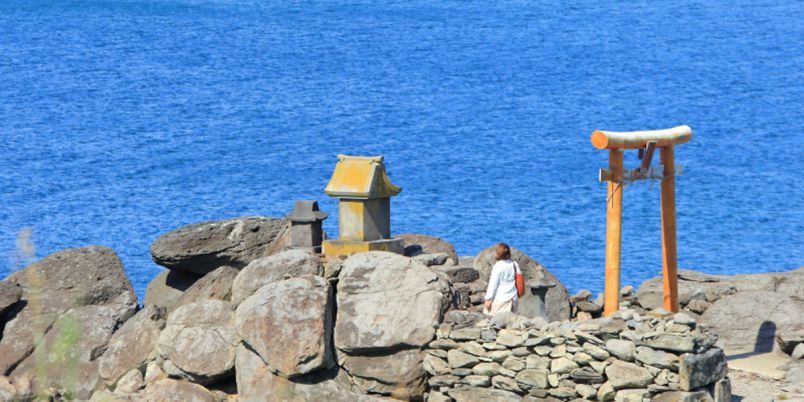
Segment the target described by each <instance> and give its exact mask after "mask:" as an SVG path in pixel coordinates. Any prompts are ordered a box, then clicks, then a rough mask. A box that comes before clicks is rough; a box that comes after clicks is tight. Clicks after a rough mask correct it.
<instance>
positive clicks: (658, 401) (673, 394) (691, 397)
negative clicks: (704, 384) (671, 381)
mask: <svg viewBox="0 0 804 402" xmlns="http://www.w3.org/2000/svg"><path fill="white" fill-rule="evenodd" d="M711 400H712V397H711V396H709V393H707V392H706V391H693V392H685V391H668V392H663V393H661V394H659V395H656V396H654V397H653V399H652V400H651V402H704V401H711Z"/></svg>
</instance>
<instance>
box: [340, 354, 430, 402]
mask: <svg viewBox="0 0 804 402" xmlns="http://www.w3.org/2000/svg"><path fill="white" fill-rule="evenodd" d="M424 356H425V354H424V352H421V351H419V350H418V349H406V350H402V351H399V352H396V353H392V354H388V355H382V356H379V355H371V356H349V355H343V356H342V357H341V366H342V367H343V368H344V369H345V370H346V371H347V372H349V374H350V375H351V376H352V381H353V382H354V383H355V384H356V385H357V387H358V388H360V390H362V391H363V392H366V393H370V394H381V395H387V396H391V397H393V398H396V399H403V400H411V399H412V400H418V399H421V398H422V395H423V394H424V384H425V371H424V367H423V365H422V360H423V359H424Z"/></svg>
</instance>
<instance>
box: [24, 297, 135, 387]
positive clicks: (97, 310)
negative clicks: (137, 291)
mask: <svg viewBox="0 0 804 402" xmlns="http://www.w3.org/2000/svg"><path fill="white" fill-rule="evenodd" d="M131 312H133V308H132V309H131V310H129V311H121V310H120V309H119V308H117V307H114V306H97V305H89V306H81V307H75V308H73V309H70V310H69V311H67V312H66V313H64V314H62V315H61V316H60V317H59V318H58V319H57V320H56V321H55V322H54V323H53V326H52V327H51V328H50V329H49V330H48V331H47V333H46V334H45V336H44V338H43V339H42V340H41V342H39V344H38V345H37V346H36V349H35V350H34V352H33V354H32V355H31V356H28V357H27V358H26V359H25V360H23V361H22V362H21V363H20V364H19V365H18V366H17V367H16V368H15V369H14V371H13V372H12V373H11V375H12V376H13V377H17V378H19V377H24V376H28V377H31V378H32V379H33V382H32V384H33V389H34V392H36V393H37V394H42V393H43V392H46V390H48V389H53V390H57V392H58V393H61V394H71V395H74V397H75V398H77V399H89V398H90V396H91V395H92V392H93V391H94V390H95V388H97V386H98V382H99V377H98V362H97V360H96V359H97V357H98V356H99V355H100V354H101V353H103V351H104V350H105V348H106V345H107V343H108V342H109V338H110V337H111V336H112V332H114V329H115V328H117V326H118V325H119V324H120V322H121V321H123V320H124V319H126V318H128V317H129V315H130V314H131Z"/></svg>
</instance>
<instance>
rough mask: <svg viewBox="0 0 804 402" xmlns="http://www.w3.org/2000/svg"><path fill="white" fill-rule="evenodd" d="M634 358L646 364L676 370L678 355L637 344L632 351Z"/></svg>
mask: <svg viewBox="0 0 804 402" xmlns="http://www.w3.org/2000/svg"><path fill="white" fill-rule="evenodd" d="M634 358H635V359H636V361H638V362H640V363H642V364H646V365H648V366H655V367H661V368H666V369H673V370H678V356H676V355H674V354H672V353H667V352H662V351H660V350H653V349H651V348H647V347H644V346H639V347H637V348H636V350H635V351H634Z"/></svg>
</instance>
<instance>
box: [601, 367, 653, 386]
mask: <svg viewBox="0 0 804 402" xmlns="http://www.w3.org/2000/svg"><path fill="white" fill-rule="evenodd" d="M606 377H608V379H609V381H608V383H610V384H611V386H612V387H613V388H614V389H615V390H619V389H623V388H641V387H646V386H648V384H650V383H652V382H653V376H652V375H651V374H650V372H649V371H648V370H646V369H644V368H642V367H639V366H637V365H635V364H633V363H626V362H623V361H615V362H614V363H612V364H611V365H609V366H608V367H606Z"/></svg>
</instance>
